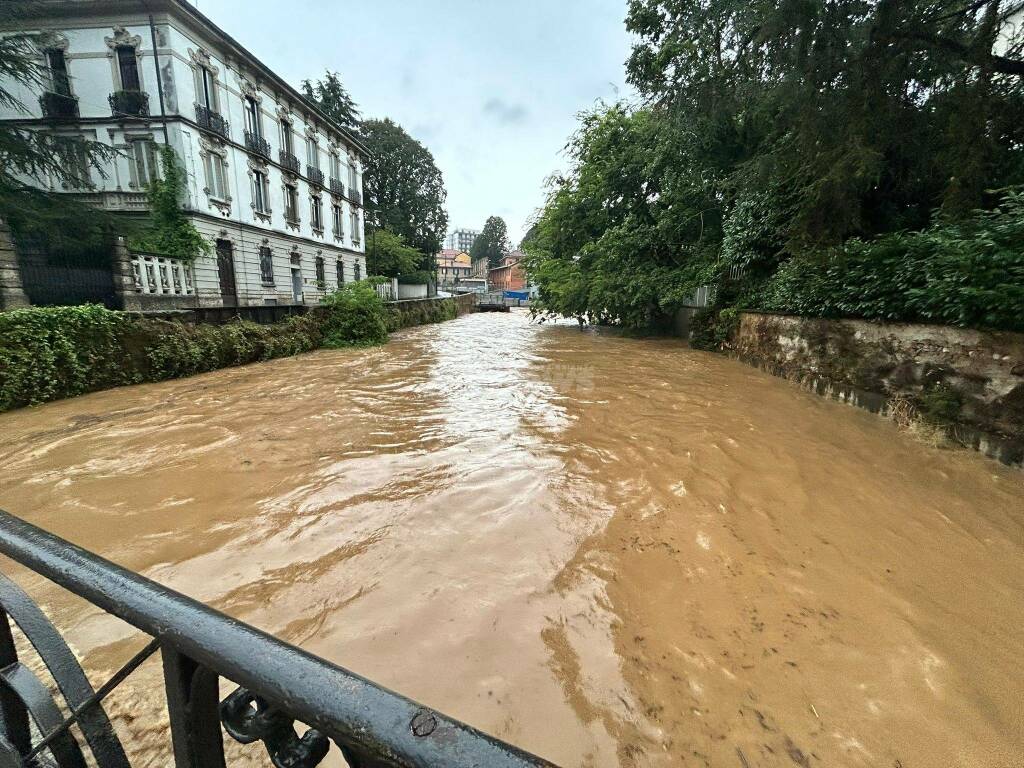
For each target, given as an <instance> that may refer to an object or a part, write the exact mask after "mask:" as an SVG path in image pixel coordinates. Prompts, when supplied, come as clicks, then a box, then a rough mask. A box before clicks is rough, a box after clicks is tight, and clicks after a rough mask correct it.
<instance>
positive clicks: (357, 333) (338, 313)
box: [323, 280, 388, 349]
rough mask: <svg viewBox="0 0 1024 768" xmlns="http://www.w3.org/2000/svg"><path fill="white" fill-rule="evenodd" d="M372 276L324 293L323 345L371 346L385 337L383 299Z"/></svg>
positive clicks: (385, 319) (385, 317)
mask: <svg viewBox="0 0 1024 768" xmlns="http://www.w3.org/2000/svg"><path fill="white" fill-rule="evenodd" d="M373 286H374V281H373V280H360V281H359V282H356V283H346V284H345V285H343V286H341V287H340V288H338V290H336V291H335V292H334V293H329V294H327V296H325V297H324V300H323V307H324V314H325V318H326V319H325V323H324V346H325V347H331V348H334V349H337V348H340V347H370V346H374V345H376V344H383V343H384V342H386V341H387V340H388V323H387V311H386V310H385V306H384V300H383V299H381V297H380V296H378V295H377V291H376V290H374V287H373Z"/></svg>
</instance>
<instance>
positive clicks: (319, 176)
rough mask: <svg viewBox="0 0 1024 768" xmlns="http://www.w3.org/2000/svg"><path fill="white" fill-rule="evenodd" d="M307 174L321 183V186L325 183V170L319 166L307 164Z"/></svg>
mask: <svg viewBox="0 0 1024 768" xmlns="http://www.w3.org/2000/svg"><path fill="white" fill-rule="evenodd" d="M306 176H307V177H308V178H309V180H310V181H312V182H313V183H314V184H319V185H320V186H321V187H322V186H323V185H324V172H323V171H321V170H320V169H319V168H314V167H313V166H312V165H307V166H306Z"/></svg>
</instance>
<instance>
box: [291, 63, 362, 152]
mask: <svg viewBox="0 0 1024 768" xmlns="http://www.w3.org/2000/svg"><path fill="white" fill-rule="evenodd" d="M302 94H303V95H304V96H305V97H306V98H307V99H309V100H310V101H311V102H313V103H314V104H315V105H316V106H317V107H319V108H320V111H321V112H323V113H324V114H325V115H327V116H328V117H329V118H331V119H332V120H334V122H336V123H337V124H338V125H340V126H341V127H342V128H344V129H345V130H346V131H348V132H349V133H351V134H353V135H356V136H358V135H359V125H360V123H359V106H358V105H357V104H356V103H355V101H353V100H352V97H351V96H350V95H349V92H348V90H347V89H346V88H345V86H344V84H343V83H342V82H341V77H340V76H339V75H338V73H337V72H331V70H327V71H326V72H325V73H324V79H323V80H317V81H316V82H313V81H311V80H303V81H302Z"/></svg>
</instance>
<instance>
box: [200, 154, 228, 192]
mask: <svg viewBox="0 0 1024 768" xmlns="http://www.w3.org/2000/svg"><path fill="white" fill-rule="evenodd" d="M203 165H204V167H205V169H206V193H207V194H208V195H209V196H210V197H215V198H217V199H218V200H227V199H228V179H227V173H226V172H225V165H226V164H225V162H224V158H222V157H221V156H220V155H217V154H214V153H213V152H207V153H206V154H205V155H204V156H203Z"/></svg>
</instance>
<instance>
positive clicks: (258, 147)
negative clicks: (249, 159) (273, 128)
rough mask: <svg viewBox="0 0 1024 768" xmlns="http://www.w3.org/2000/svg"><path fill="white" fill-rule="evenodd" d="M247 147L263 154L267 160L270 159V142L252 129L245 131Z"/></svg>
mask: <svg viewBox="0 0 1024 768" xmlns="http://www.w3.org/2000/svg"><path fill="white" fill-rule="evenodd" d="M245 148H246V149H248V150H249V151H250V152H255V153H256V154H257V155H262V156H263V157H265V158H267V160H269V159H270V142H269V141H267V140H266V139H264V138H263V137H262V136H257V135H256V134H255V133H253V132H252V131H246V132H245Z"/></svg>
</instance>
